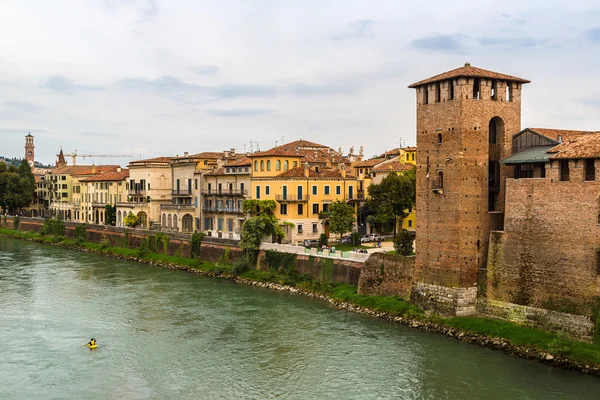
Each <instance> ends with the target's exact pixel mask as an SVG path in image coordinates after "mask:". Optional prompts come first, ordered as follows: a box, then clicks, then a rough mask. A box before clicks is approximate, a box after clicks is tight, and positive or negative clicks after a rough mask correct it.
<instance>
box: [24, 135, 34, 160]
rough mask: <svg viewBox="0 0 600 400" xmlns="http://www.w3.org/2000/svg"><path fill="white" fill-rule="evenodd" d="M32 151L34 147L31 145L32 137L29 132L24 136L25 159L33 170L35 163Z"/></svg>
mask: <svg viewBox="0 0 600 400" xmlns="http://www.w3.org/2000/svg"><path fill="white" fill-rule="evenodd" d="M34 149H35V146H34V145H33V136H32V135H31V132H29V134H28V135H27V136H25V159H26V160H27V162H28V163H29V165H30V166H31V168H33V163H34V161H35V153H34Z"/></svg>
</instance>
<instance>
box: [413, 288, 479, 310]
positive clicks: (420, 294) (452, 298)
mask: <svg viewBox="0 0 600 400" xmlns="http://www.w3.org/2000/svg"><path fill="white" fill-rule="evenodd" d="M410 302H411V303H412V304H414V305H416V306H419V307H421V308H423V309H424V310H435V311H437V312H439V313H440V314H441V315H443V316H447V317H460V316H465V315H474V314H475V313H476V312H477V307H476V305H477V287H469V288H452V287H447V286H439V285H431V284H428V283H422V282H416V283H414V284H413V286H412V290H411V296H410Z"/></svg>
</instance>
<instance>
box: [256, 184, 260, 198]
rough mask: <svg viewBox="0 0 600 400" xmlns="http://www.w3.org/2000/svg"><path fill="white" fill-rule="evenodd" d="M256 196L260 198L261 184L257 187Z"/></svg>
mask: <svg viewBox="0 0 600 400" xmlns="http://www.w3.org/2000/svg"><path fill="white" fill-rule="evenodd" d="M256 198H257V199H260V186H257V187H256Z"/></svg>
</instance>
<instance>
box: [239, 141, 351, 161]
mask: <svg viewBox="0 0 600 400" xmlns="http://www.w3.org/2000/svg"><path fill="white" fill-rule="evenodd" d="M249 156H250V157H264V156H283V157H301V158H304V157H305V158H307V160H306V161H307V162H309V163H310V162H327V161H332V157H333V158H334V162H338V159H339V160H341V158H342V157H341V156H340V154H339V153H338V152H336V151H334V150H333V149H331V148H329V147H327V146H324V145H322V144H318V143H314V142H309V141H308V140H302V139H300V140H296V141H293V142H290V143H285V144H282V145H280V146H276V147H273V148H271V149H269V150H265V151H259V152H256V153H252V154H250V155H249ZM327 157H328V158H329V159H326V158H327Z"/></svg>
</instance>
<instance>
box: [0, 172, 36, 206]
mask: <svg viewBox="0 0 600 400" xmlns="http://www.w3.org/2000/svg"><path fill="white" fill-rule="evenodd" d="M34 195H35V178H34V176H33V173H32V172H31V167H30V166H29V163H28V162H27V161H25V160H23V161H21V164H20V165H19V167H18V168H17V167H15V166H13V165H10V166H6V164H4V163H3V162H0V207H1V208H2V211H3V212H7V211H8V212H10V213H16V212H17V211H18V210H20V209H21V208H23V207H28V206H30V205H31V203H32V202H33V199H34Z"/></svg>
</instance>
